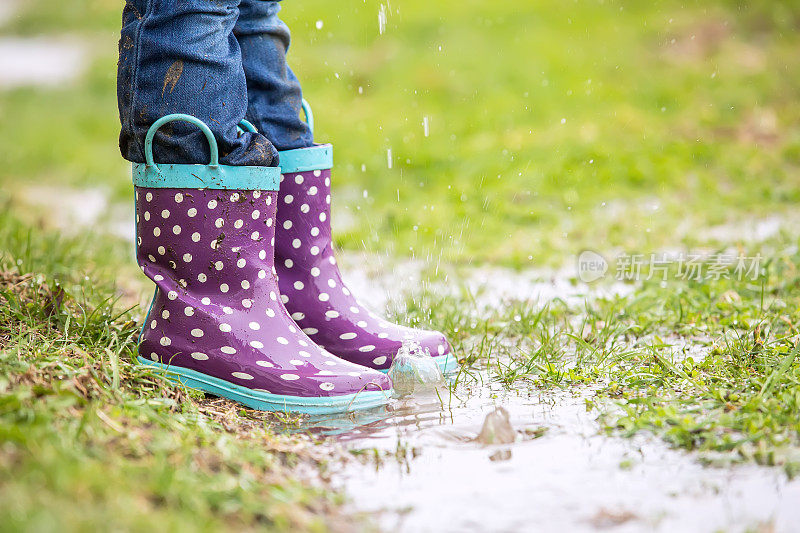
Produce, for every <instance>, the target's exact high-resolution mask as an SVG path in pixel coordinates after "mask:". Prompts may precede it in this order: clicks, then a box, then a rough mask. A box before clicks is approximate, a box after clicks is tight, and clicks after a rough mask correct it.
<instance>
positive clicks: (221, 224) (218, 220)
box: [214, 218, 225, 228]
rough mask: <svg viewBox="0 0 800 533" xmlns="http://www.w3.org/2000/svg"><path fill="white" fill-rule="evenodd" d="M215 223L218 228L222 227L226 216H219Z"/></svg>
mask: <svg viewBox="0 0 800 533" xmlns="http://www.w3.org/2000/svg"><path fill="white" fill-rule="evenodd" d="M214 225H215V226H216V227H218V228H221V227H222V226H224V225H225V219H224V218H218V219H217V220H215V221H214Z"/></svg>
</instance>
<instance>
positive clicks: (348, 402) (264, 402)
mask: <svg viewBox="0 0 800 533" xmlns="http://www.w3.org/2000/svg"><path fill="white" fill-rule="evenodd" d="M137 359H138V360H139V363H140V364H142V365H144V366H148V367H150V368H153V369H155V370H158V371H159V373H163V375H164V377H166V378H167V379H169V380H170V381H173V382H177V383H181V384H182V385H185V386H186V387H189V388H191V389H198V390H201V391H203V392H207V393H209V394H213V395H214V396H220V397H222V398H228V399H229V400H233V401H235V402H239V403H241V404H243V405H246V406H247V407H251V408H253V409H257V410H259V411H283V412H287V413H305V414H310V415H329V414H336V413H345V412H350V411H360V410H362V409H372V408H374V407H380V406H382V405H386V404H387V403H388V402H389V399H390V398H391V396H392V393H393V390H392V389H389V390H387V391H361V392H358V393H356V394H346V395H342V396H319V397H305V396H285V395H282V394H270V393H267V392H261V391H256V390H253V389H248V388H246V387H242V386H240V385H235V384H233V383H230V382H228V381H225V380H223V379H219V378H215V377H213V376H209V375H207V374H203V373H201V372H197V371H196V370H191V369H189V368H183V367H179V366H174V365H164V364H162V363H156V362H155V361H148V360H147V359H145V358H143V357H141V356H137Z"/></svg>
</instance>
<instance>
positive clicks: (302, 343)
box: [297, 339, 308, 346]
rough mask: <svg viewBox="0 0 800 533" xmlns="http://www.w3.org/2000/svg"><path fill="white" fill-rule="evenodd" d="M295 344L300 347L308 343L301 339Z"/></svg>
mask: <svg viewBox="0 0 800 533" xmlns="http://www.w3.org/2000/svg"><path fill="white" fill-rule="evenodd" d="M297 344H299V345H300V346H308V343H307V342H306V341H304V340H303V339H297Z"/></svg>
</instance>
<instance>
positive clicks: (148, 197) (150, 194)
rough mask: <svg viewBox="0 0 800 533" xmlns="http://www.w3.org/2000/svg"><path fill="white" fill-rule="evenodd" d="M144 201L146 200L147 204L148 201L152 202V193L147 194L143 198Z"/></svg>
mask: <svg viewBox="0 0 800 533" xmlns="http://www.w3.org/2000/svg"><path fill="white" fill-rule="evenodd" d="M145 199H146V200H147V201H148V202H149V201H150V200H152V199H153V193H151V192H149V193H147V195H146V196H145Z"/></svg>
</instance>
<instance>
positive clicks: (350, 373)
mask: <svg viewBox="0 0 800 533" xmlns="http://www.w3.org/2000/svg"><path fill="white" fill-rule="evenodd" d="M347 375H348V376H353V377H354V378H357V377H358V376H360V375H361V372H348V373H347Z"/></svg>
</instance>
